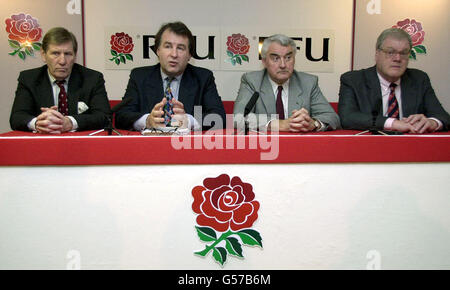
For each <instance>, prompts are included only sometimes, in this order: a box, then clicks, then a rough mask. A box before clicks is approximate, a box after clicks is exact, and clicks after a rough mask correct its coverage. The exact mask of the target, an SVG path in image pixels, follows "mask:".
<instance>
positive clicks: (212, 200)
mask: <svg viewBox="0 0 450 290" xmlns="http://www.w3.org/2000/svg"><path fill="white" fill-rule="evenodd" d="M192 196H193V197H194V202H193V203H192V209H193V210H194V212H195V213H196V214H198V216H197V224H198V226H196V227H195V228H196V229H197V234H198V237H199V238H200V240H201V241H203V242H207V243H208V242H212V243H211V244H210V245H207V246H206V247H205V249H204V250H202V251H198V252H195V254H196V255H199V256H202V257H204V256H206V255H207V254H208V253H209V252H210V251H212V252H213V254H212V255H213V258H214V260H216V261H217V262H218V263H219V264H221V265H222V266H223V264H224V263H225V262H226V260H227V255H228V254H230V255H233V256H236V257H240V258H243V257H244V256H243V254H242V245H241V242H242V243H243V244H244V245H248V246H259V247H261V248H262V238H261V235H260V234H259V233H258V232H257V231H256V230H254V229H251V227H252V226H253V223H254V222H255V221H256V220H257V219H258V210H259V202H258V201H256V200H255V193H254V192H253V187H252V185H251V184H249V183H245V182H242V180H241V179H240V178H239V177H237V176H235V177H233V178H231V179H230V177H229V176H228V175H227V174H222V175H219V176H218V177H215V178H205V180H203V186H195V187H194V188H193V189H192ZM218 235H220V236H219V237H218Z"/></svg>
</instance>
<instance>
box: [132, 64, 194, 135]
mask: <svg viewBox="0 0 450 290" xmlns="http://www.w3.org/2000/svg"><path fill="white" fill-rule="evenodd" d="M182 77H183V74H181V75H179V76H176V77H175V78H174V79H173V80H172V82H171V83H170V89H171V91H172V96H173V97H174V98H175V100H178V93H179V90H180V84H181V79H182ZM161 78H162V80H163V89H165V88H166V86H167V82H168V76H167V75H166V74H165V73H164V72H163V71H162V70H161ZM148 115H150V113H147V114H145V115H143V116H142V117H140V118H139V119H138V120H137V121H136V122H134V124H133V128H134V129H135V130H136V131H142V130H144V129H145V128H146V125H147V118H148ZM186 115H187V117H188V128H189V129H190V130H201V128H202V127H201V126H200V124H199V123H198V122H197V120H196V119H195V118H194V117H193V116H192V115H190V114H188V113H186Z"/></svg>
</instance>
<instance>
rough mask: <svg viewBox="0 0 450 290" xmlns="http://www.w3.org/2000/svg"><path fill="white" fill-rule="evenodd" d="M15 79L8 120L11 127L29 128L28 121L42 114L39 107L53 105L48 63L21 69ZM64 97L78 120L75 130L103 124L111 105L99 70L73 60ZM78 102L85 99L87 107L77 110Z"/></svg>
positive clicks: (95, 127) (96, 127) (88, 128)
mask: <svg viewBox="0 0 450 290" xmlns="http://www.w3.org/2000/svg"><path fill="white" fill-rule="evenodd" d="M18 81H19V83H18V85H17V90H16V97H15V99H14V104H13V107H12V110H11V117H10V120H9V122H10V125H11V128H12V129H13V130H22V131H28V130H29V129H28V127H27V124H28V123H29V122H30V121H31V120H32V119H33V118H34V117H37V116H38V115H39V114H41V107H51V106H54V105H55V102H54V98H53V90H52V86H51V84H50V79H49V77H48V73H47V65H44V66H42V67H40V68H35V69H30V70H25V71H22V72H21V73H20V75H19V79H18ZM67 98H68V100H67V101H68V106H69V116H72V117H74V118H75V120H76V121H77V123H78V131H82V130H94V129H101V128H104V126H105V122H106V120H107V114H110V106H109V102H108V97H107V95H106V90H105V81H104V79H103V75H102V74H101V73H100V72H97V71H94V70H91V69H88V68H86V67H83V66H81V65H79V64H76V63H75V64H74V65H73V68H72V73H71V74H70V78H69V84H68V90H67ZM78 102H84V103H85V104H86V105H87V106H88V107H89V109H88V110H87V111H85V112H83V113H82V114H78Z"/></svg>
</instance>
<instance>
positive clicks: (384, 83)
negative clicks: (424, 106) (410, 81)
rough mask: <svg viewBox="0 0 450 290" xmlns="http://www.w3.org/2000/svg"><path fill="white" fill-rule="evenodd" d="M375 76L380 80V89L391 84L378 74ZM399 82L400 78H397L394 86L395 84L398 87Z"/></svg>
mask: <svg viewBox="0 0 450 290" xmlns="http://www.w3.org/2000/svg"><path fill="white" fill-rule="evenodd" d="M377 75H378V79H379V80H380V84H381V87H383V88H384V89H387V88H389V86H390V84H391V82H390V81H387V80H386V79H384V78H383V77H382V76H381V75H380V74H379V73H378V72H377ZM400 81H401V78H399V79H398V80H397V81H395V82H394V84H396V85H397V86H400Z"/></svg>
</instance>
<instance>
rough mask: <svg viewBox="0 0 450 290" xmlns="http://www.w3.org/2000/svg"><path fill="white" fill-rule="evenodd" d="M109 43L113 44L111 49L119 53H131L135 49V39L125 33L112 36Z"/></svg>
mask: <svg viewBox="0 0 450 290" xmlns="http://www.w3.org/2000/svg"><path fill="white" fill-rule="evenodd" d="M109 43H110V44H111V49H112V50H115V51H116V52H118V53H130V52H131V51H132V50H133V48H134V44H133V39H132V38H131V37H130V36H129V35H128V34H126V33H124V32H120V33H119V32H118V33H116V34H113V35H111V41H110V42H109Z"/></svg>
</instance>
